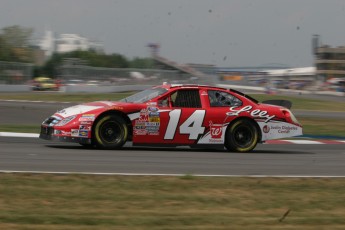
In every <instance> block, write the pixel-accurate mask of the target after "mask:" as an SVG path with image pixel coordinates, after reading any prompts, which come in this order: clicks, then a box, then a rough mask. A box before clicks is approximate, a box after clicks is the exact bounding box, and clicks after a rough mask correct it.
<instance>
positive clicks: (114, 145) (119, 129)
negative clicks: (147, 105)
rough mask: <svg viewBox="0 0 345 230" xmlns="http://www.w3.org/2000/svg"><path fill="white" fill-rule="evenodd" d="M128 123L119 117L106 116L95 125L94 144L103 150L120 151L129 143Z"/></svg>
mask: <svg viewBox="0 0 345 230" xmlns="http://www.w3.org/2000/svg"><path fill="white" fill-rule="evenodd" d="M127 138H128V128H127V125H126V121H125V120H124V119H123V118H122V117H120V116H118V115H105V116H103V117H101V118H100V119H99V120H98V121H97V122H96V124H95V126H94V129H93V142H94V143H95V144H96V146H97V147H99V148H102V149H118V148H121V147H122V146H123V145H124V144H125V143H126V141H127Z"/></svg>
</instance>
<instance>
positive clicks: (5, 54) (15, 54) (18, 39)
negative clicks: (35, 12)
mask: <svg viewBox="0 0 345 230" xmlns="http://www.w3.org/2000/svg"><path fill="white" fill-rule="evenodd" d="M32 33H33V30H32V29H30V28H24V27H20V26H9V27H5V28H3V29H2V30H1V33H0V60H1V61H13V62H33V51H32V49H31V48H30V41H31V36H32Z"/></svg>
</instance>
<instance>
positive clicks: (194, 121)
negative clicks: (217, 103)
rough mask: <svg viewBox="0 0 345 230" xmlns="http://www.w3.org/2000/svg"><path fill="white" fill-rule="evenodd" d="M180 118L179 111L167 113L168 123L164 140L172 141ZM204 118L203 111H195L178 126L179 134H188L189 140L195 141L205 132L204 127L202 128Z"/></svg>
mask: <svg viewBox="0 0 345 230" xmlns="http://www.w3.org/2000/svg"><path fill="white" fill-rule="evenodd" d="M180 117H181V109H175V110H172V111H170V112H169V123H168V127H167V130H166V132H165V135H164V139H165V140H172V139H174V136H175V133H176V129H177V125H178V122H179V120H180ZM204 118H205V110H195V111H194V113H193V114H192V115H190V117H188V119H187V120H186V121H184V122H183V123H182V124H181V125H180V134H189V139H190V140H196V139H197V138H198V136H199V135H200V134H203V133H204V131H205V127H203V126H202V123H203V122H204Z"/></svg>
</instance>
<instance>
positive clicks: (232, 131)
mask: <svg viewBox="0 0 345 230" xmlns="http://www.w3.org/2000/svg"><path fill="white" fill-rule="evenodd" d="M258 140H259V134H258V130H257V128H256V126H255V123H254V122H252V121H250V120H244V119H243V120H237V121H235V122H234V123H233V124H231V126H230V127H229V128H228V130H227V131H226V134H225V147H226V148H227V149H228V150H229V151H233V152H250V151H252V150H253V149H254V148H255V146H256V144H257V143H258Z"/></svg>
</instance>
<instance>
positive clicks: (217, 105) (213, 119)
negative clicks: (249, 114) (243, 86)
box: [198, 89, 243, 144]
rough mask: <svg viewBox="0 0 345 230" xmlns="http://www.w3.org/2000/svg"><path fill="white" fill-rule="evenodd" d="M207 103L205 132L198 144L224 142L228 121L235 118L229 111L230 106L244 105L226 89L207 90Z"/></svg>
mask: <svg viewBox="0 0 345 230" xmlns="http://www.w3.org/2000/svg"><path fill="white" fill-rule="evenodd" d="M204 94H207V99H208V100H207V102H205V103H206V104H207V107H208V108H206V110H207V113H206V115H205V122H204V126H205V127H207V130H206V132H205V134H204V135H203V136H202V137H201V138H200V139H199V140H198V144H223V143H224V138H225V132H226V129H227V125H228V123H229V122H230V121H231V120H232V119H233V117H229V116H228V113H229V111H230V107H238V106H242V104H243V103H242V101H241V100H240V99H238V98H237V97H236V96H234V95H232V94H231V93H230V92H228V91H225V90H220V89H219V90H217V89H209V90H207V93H206V92H204Z"/></svg>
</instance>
